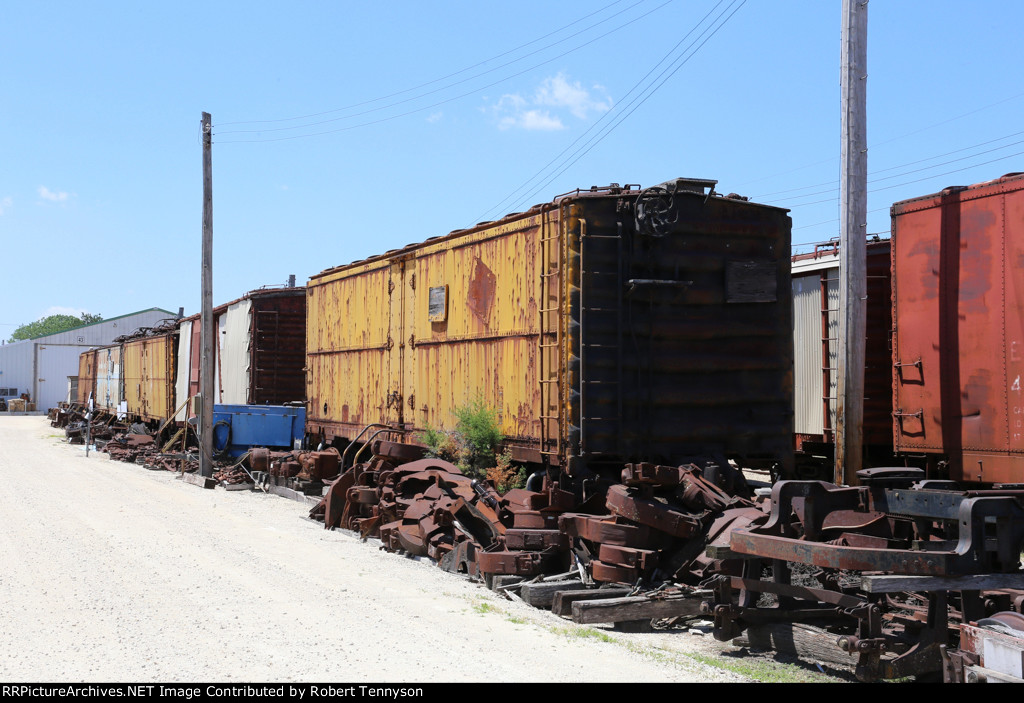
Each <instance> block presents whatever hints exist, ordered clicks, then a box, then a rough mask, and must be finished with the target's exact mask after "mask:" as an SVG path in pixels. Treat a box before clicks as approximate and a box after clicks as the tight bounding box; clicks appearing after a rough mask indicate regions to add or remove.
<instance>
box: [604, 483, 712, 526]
mask: <svg viewBox="0 0 1024 703" xmlns="http://www.w3.org/2000/svg"><path fill="white" fill-rule="evenodd" d="M607 500H608V509H609V510H611V511H612V512H613V513H615V514H616V515H618V516H620V517H624V518H626V519H628V520H633V521H634V522H638V523H640V524H641V525H647V526H648V527H653V528H654V529H657V530H660V531H662V532H667V533H668V534H670V535H672V536H674V537H689V536H691V535H693V534H694V533H696V532H697V531H698V530H699V529H700V522H699V520H698V518H697V517H696V516H693V515H690V514H688V513H684V512H681V511H678V510H673V509H672V508H670V507H668V506H666V505H665V504H664V503H659V502H657V501H655V500H651V499H648V498H642V497H640V495H638V494H637V493H636V492H635V489H631V488H628V487H626V486H612V487H611V488H609V489H608V498H607Z"/></svg>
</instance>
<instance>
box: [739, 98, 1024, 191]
mask: <svg viewBox="0 0 1024 703" xmlns="http://www.w3.org/2000/svg"><path fill="white" fill-rule="evenodd" d="M1020 97H1024V93H1017V94H1016V95H1011V96H1010V97H1008V98H1004V99H1003V100H999V101H997V102H994V103H991V104H989V105H985V106H983V107H979V108H977V109H976V110H971V111H970V112H965V113H963V114H960V115H957V116H956V117H950V118H949V119H948V120H943V121H942V122H936V123H934V124H930V125H928V126H927V127H922V128H921V129H918V130H915V131H913V132H907V133H906V134H901V135H899V136H896V137H892V138H891V139H886V140H885V141H882V142H878V143H877V144H869V145H868V149H874V148H876V147H879V146H882V145H883V144H889V143H890V142H895V141H897V140H899V139H905V138H907V137H912V136H914V135H915V134H920V133H921V132H925V131H927V130H929V129H933V128H935V127H941V126H942V125H944V124H949V123H950V122H955V121H956V120H959V119H962V118H964V117H969V116H971V115H974V114H977V113H979V112H982V111H984V110H989V109H991V108H993V107H997V106H999V105H1002V104H1003V103H1007V102H1009V101H1011V100H1016V99H1017V98H1020ZM838 160H839V157H838V156H833V157H831V158H828V159H822V160H821V161H815V162H814V163H809V164H804V165H803V166H797V167H796V168H792V169H790V170H788V171H782V172H780V173H773V174H770V175H767V176H761V177H760V178H755V179H753V180H750V181H745V182H744V183H740V184H739V186H745V185H750V184H751V183H760V182H761V181H766V180H768V179H769V178H777V177H779V176H787V175H789V174H790V173H796V172H797V171H802V170H804V169H805V168H811V167H812V166H820V165H821V164H827V163H832V162H835V161H838ZM823 185H824V184H823ZM808 187H813V186H808Z"/></svg>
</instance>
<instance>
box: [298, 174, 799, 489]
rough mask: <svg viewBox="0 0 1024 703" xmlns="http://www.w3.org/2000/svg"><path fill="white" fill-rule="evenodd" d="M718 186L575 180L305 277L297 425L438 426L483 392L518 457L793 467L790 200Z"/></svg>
mask: <svg viewBox="0 0 1024 703" xmlns="http://www.w3.org/2000/svg"><path fill="white" fill-rule="evenodd" d="M715 183H716V181H707V180H696V179H677V180H674V181H669V182H667V183H665V184H662V185H660V186H656V187H653V188H648V189H645V190H640V189H639V188H638V187H632V186H625V187H619V186H617V185H612V186H609V187H605V188H592V189H591V190H589V191H573V192H571V193H568V194H566V195H563V196H560V197H557V198H555V199H554V200H553V201H552V202H550V203H544V204H541V205H536V206H534V207H533V208H531V209H530V210H529V211H528V212H525V213H517V214H513V215H508V216H506V217H505V218H504V219H502V220H500V221H497V222H486V223H481V224H479V225H477V226H476V227H473V228H470V229H467V230H457V231H455V232H452V233H450V234H448V235H447V236H444V237H434V238H431V239H428V240H426V241H424V242H422V243H418V244H412V245H409V246H407V247H405V248H403V249H400V250H395V251H390V252H387V253H385V254H382V255H380V256H375V257H372V258H370V259H366V260H364V261H358V262H355V263H352V264H348V265H345V266H339V267H336V268H332V269H328V270H325V271H323V272H321V273H320V274H317V275H315V276H313V277H312V278H311V279H310V281H309V284H308V286H307V310H308V320H307V328H306V329H307V343H306V353H307V362H306V367H307V375H306V381H307V402H308V414H307V427H308V429H309V431H310V433H311V434H314V435H317V436H319V437H320V438H321V439H322V440H325V441H327V442H331V441H334V442H336V443H340V442H342V441H346V440H348V439H349V438H352V437H354V436H356V435H357V433H359V432H360V430H362V429H363V428H364V427H365V426H367V425H369V424H371V423H383V424H387V425H389V426H391V427H395V428H398V429H401V430H404V431H405V432H406V437H407V438H408V439H410V440H411V439H414V437H415V435H414V434H413V431H414V430H420V429H423V428H426V427H433V428H451V427H452V426H453V425H454V424H455V411H456V409H457V408H459V407H460V406H462V405H464V404H466V403H467V402H469V401H473V400H475V399H482V400H483V401H484V402H485V403H487V404H488V405H489V406H490V407H492V408H494V409H495V410H496V412H497V415H498V419H499V421H500V425H501V430H502V432H503V433H504V435H505V436H506V438H507V443H508V445H509V446H510V447H511V448H512V450H513V455H514V457H515V458H516V459H518V460H520V461H527V462H531V463H535V464H540V465H559V466H562V467H563V468H564V469H565V470H566V472H567V473H568V474H569V475H581V476H586V475H593V472H594V471H596V470H600V469H602V468H607V469H608V471H609V472H614V473H617V472H618V471H619V470H621V468H622V462H623V461H646V460H650V461H658V462H662V463H672V462H676V463H679V462H681V461H683V460H684V459H685V458H686V457H691V456H698V455H699V456H708V455H709V454H715V455H719V456H729V457H735V458H737V459H740V460H742V461H743V462H745V463H747V464H748V465H751V464H756V463H762V464H765V463H767V464H778V465H788V464H789V463H790V462H791V457H792V447H791V439H790V438H791V437H792V431H793V425H792V415H793V413H792V358H793V342H792V330H791V315H792V310H791V289H790V272H789V266H790V260H789V258H790V257H789V242H790V227H791V221H790V218H789V216H788V214H787V212H788V211H786V210H784V209H780V208H776V207H769V206H765V205H759V204H755V203H751V202H747V201H746V199H744V198H740V197H738V196H730V197H722V196H720V195H717V194H715V193H714V185H715Z"/></svg>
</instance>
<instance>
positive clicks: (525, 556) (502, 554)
mask: <svg viewBox="0 0 1024 703" xmlns="http://www.w3.org/2000/svg"><path fill="white" fill-rule="evenodd" d="M476 559H477V568H479V569H480V571H481V572H483V573H485V574H498V575H506V576H536V575H537V574H540V573H542V571H543V570H544V563H545V559H544V555H543V553H542V552H518V551H516V552H512V551H506V550H502V551H496V552H479V553H478V554H477V556H476Z"/></svg>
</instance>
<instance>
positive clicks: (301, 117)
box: [220, 0, 643, 127]
mask: <svg viewBox="0 0 1024 703" xmlns="http://www.w3.org/2000/svg"><path fill="white" fill-rule="evenodd" d="M642 1H643V0H641V2H642ZM622 2H625V0H615V2H612V3H610V4H608V5H605V6H604V7H602V8H601V9H599V10H595V11H594V12H591V13H590V14H587V15H584V16H583V17H580V18H579V19H577V20H574V21H572V22H570V23H569V24H567V25H564V26H562V27H559V28H558V29H556V30H554V31H553V32H548V33H547V34H544V35H542V36H540V37H537V38H536V39H532V40H530V41H528V42H526V43H524V44H520V45H519V46H517V47H514V48H512V49H509V50H508V51H504V52H502V53H500V54H496V55H494V56H492V57H490V58H487V59H484V60H483V61H478V62H477V63H475V64H472V65H471V66H467V67H465V68H462V69H459V70H458V71H453V72H452V73H449V74H448V75H446V76H441V77H440V78H435V79H434V80H430V81H427V82H426V83H420V84H419V85H415V86H413V87H411V88H405V89H404V90H399V91H396V92H394V93H389V94H388V95H382V96H380V97H379V98H371V99H370V100H364V101H362V102H358V103H353V104H352V105H346V106H345V107H339V108H337V109H334V110H324V111H323V112H314V113H311V114H308V115H298V116H296V117H282V118H280V119H274V120H242V121H235V122H221V123H220V124H221V126H222V127H223V126H228V125H236V124H269V123H276V122H293V121H295V120H306V119H309V118H311V117H320V116H321V115H330V114H333V113H335V112H343V111H345V110H351V109H353V108H357V107H362V106H363V105H369V104H370V103H375V102H380V101H381V100H388V99H390V98H394V97H397V96H399V95H405V94H406V93H411V92H412V91H414V90H419V89H420V88H426V87H427V86H429V85H433V84H435V83H440V82H441V81H444V80H448V79H449V78H454V77H455V76H457V75H459V74H462V73H465V72H466V71H471V70H473V69H474V68H477V67H479V66H483V65H485V64H488V63H490V62H491V61H494V60H495V59H500V58H501V57H503V56H508V55H509V54H514V53H515V52H517V51H519V50H520V49H525V48H526V47H528V46H530V45H531V44H536V43H537V42H539V41H541V40H543V39H547V38H548V37H552V36H554V35H556V34H558V33H559V32H562V31H564V30H566V29H568V28H569V27H572V26H573V25H576V24H579V23H580V22H582V21H583V20H585V19H589V18H591V17H593V16H594V15H599V14H601V13H602V12H604V11H605V10H607V9H608V8H609V7H614V6H615V5H618V4H619V3H622ZM639 4H640V3H639V2H638V3H635V4H633V5H630V6H629V7H628V8H626V9H625V10H623V11H622V12H619V13H617V14H622V13H623V12H628V11H629V10H631V9H633V8H634V7H636V6H637V5H639ZM614 16H616V15H613V17H614ZM608 19H611V18H608ZM602 21H606V20H602ZM599 24H600V23H599ZM595 26H597V25H591V26H590V27H588V28H587V29H584V30H581V31H580V32H577V33H576V34H580V33H581V32H585V31H587V30H589V29H592V28H593V27H595ZM576 34H573V35H570V36H568V37H566V38H565V39H562V40H560V41H566V40H568V39H571V38H572V37H574V36H576ZM549 46H553V45H549ZM516 60H517V61H518V60H519V59H516ZM502 65H503V66H507V65H508V64H502ZM499 68H500V67H499Z"/></svg>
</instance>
